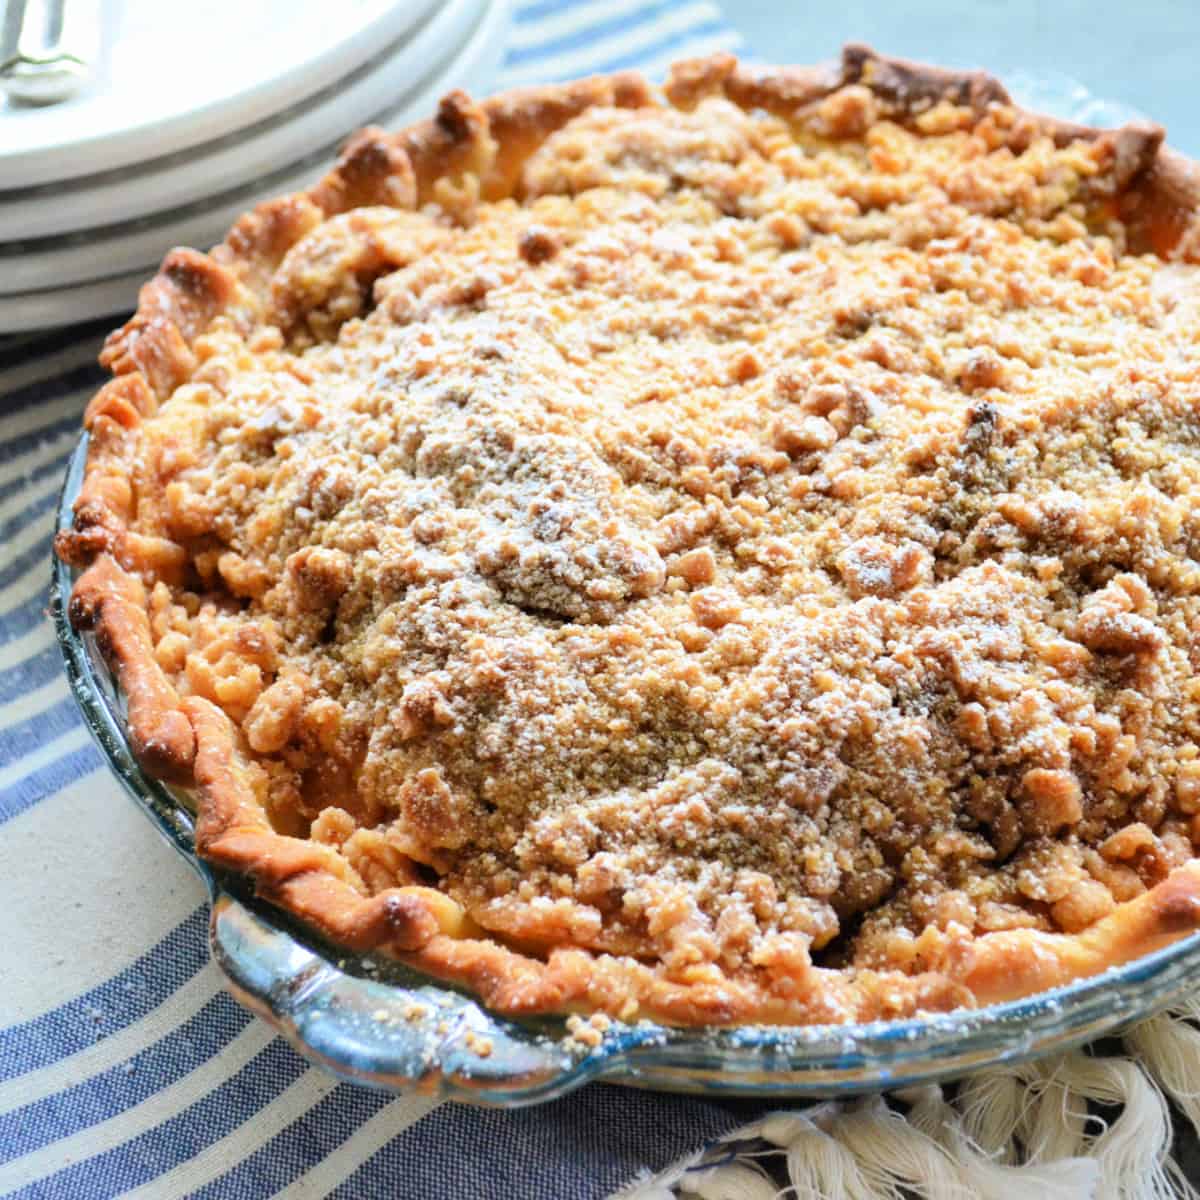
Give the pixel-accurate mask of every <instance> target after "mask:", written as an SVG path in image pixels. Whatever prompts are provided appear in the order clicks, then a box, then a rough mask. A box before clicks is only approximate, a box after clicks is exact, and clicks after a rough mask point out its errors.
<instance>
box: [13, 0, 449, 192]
mask: <svg viewBox="0 0 1200 1200" xmlns="http://www.w3.org/2000/svg"><path fill="white" fill-rule="evenodd" d="M81 2H83V0H81ZM91 2H93V3H95V2H96V0H91ZM437 3H438V0H336V3H335V4H332V5H331V4H327V3H321V2H319V0H309V2H301V0H204V2H203V3H200V4H184V3H181V2H178V0H120V3H116V2H107V3H101V14H102V16H101V21H102V27H101V43H102V46H103V50H102V53H101V55H100V60H99V63H98V64H97V68H96V74H95V78H94V79H93V81H92V83H91V84H90V85H89V86H88V87H87V88H85V89H84V90H83V91H82V92H80V94H79V95H78V96H76V97H75V98H74V99H73V100H70V101H68V102H66V103H63V104H56V105H53V106H51V107H49V108H16V107H13V106H11V105H6V104H5V103H4V102H3V101H0V190H4V189H7V188H18V187H30V186H32V185H34V184H37V183H47V182H50V181H52V180H60V179H73V178H76V177H78V176H80V175H88V174H91V173H93V172H96V171H104V170H111V169H112V168H114V167H120V166H126V165H128V164H129V163H133V162H140V161H143V160H145V159H147V158H153V157H156V156H158V155H162V154H168V153H171V152H174V151H176V150H179V149H181V148H183V147H185V146H196V145H199V144H200V143H202V142H206V141H210V140H212V139H213V138H218V137H221V136H222V135H223V134H226V133H229V132H230V131H232V130H235V129H242V128H245V127H246V126H247V125H250V124H252V123H253V122H255V121H260V120H263V119H265V118H268V117H270V116H271V115H272V114H273V113H277V112H279V111H280V110H281V109H284V108H287V107H289V106H291V105H293V104H296V103H299V102H300V101H302V100H303V99H304V98H305V97H306V96H308V95H311V94H312V93H313V92H315V91H318V90H320V89H321V88H323V87H326V86H328V85H329V84H331V83H333V82H334V81H335V80H337V79H339V78H341V77H342V76H344V75H346V74H347V73H348V72H350V71H352V70H353V69H354V68H355V67H356V66H358V65H360V64H361V63H363V62H365V61H366V60H367V59H369V58H370V57H371V56H372V54H373V53H374V52H375V51H376V50H377V49H378V48H379V47H380V46H383V45H387V44H388V43H390V42H393V41H395V40H396V39H397V38H399V37H401V36H403V34H404V33H405V31H406V30H408V29H411V28H412V27H413V26H415V25H416V24H417V23H419V22H420V21H421V19H422V18H423V17H425V16H426V15H427V14H428V13H429V12H430V11H432V9H433V8H434V6H435V5H436V4H437ZM314 48H316V49H315V53H314Z"/></svg>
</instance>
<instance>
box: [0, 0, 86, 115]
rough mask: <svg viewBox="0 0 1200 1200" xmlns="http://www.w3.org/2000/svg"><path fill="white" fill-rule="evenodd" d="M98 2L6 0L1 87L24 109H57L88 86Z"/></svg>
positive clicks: (0, 49) (0, 28) (0, 57)
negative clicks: (49, 106)
mask: <svg viewBox="0 0 1200 1200" xmlns="http://www.w3.org/2000/svg"><path fill="white" fill-rule="evenodd" d="M97 7H98V6H97V3H96V0H72V2H71V3H70V4H68V3H67V0H3V4H2V6H0V9H2V11H3V14H4V16H3V21H2V22H0V87H2V88H3V89H4V92H5V94H6V95H7V96H8V98H9V99H10V100H12V101H15V102H16V103H18V104H57V103H58V102H59V101H60V100H68V99H70V97H71V96H73V95H75V93H76V92H77V91H78V90H79V89H80V88H81V87H82V86H83V85H84V84H85V83H86V82H87V80H88V78H89V76H90V74H91V64H92V59H93V56H94V55H95V53H96V41H97V37H98V30H99V22H98V15H99V14H98V13H97V12H96V11H95V10H96V8H97Z"/></svg>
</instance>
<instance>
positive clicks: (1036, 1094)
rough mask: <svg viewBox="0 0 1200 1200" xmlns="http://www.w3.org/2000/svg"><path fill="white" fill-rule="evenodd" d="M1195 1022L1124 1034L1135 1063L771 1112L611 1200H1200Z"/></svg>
mask: <svg viewBox="0 0 1200 1200" xmlns="http://www.w3.org/2000/svg"><path fill="white" fill-rule="evenodd" d="M1197 1024H1200V997H1198V998H1196V999H1192V1000H1188V1001H1186V1002H1185V1003H1183V1004H1181V1005H1180V1006H1179V1007H1178V1008H1176V1009H1173V1010H1172V1011H1171V1012H1169V1013H1163V1014H1161V1015H1159V1016H1156V1017H1151V1018H1150V1019H1149V1020H1146V1021H1142V1022H1140V1023H1138V1024H1137V1025H1135V1026H1132V1027H1131V1028H1130V1029H1128V1030H1126V1031H1125V1032H1124V1034H1123V1035H1122V1040H1123V1044H1124V1048H1125V1050H1126V1052H1127V1053H1128V1055H1129V1056H1130V1057H1123V1056H1121V1055H1119V1054H1118V1055H1110V1054H1092V1053H1089V1052H1087V1051H1081V1050H1075V1051H1071V1052H1070V1053H1068V1054H1060V1055H1056V1056H1054V1057H1052V1058H1048V1059H1042V1060H1039V1061H1036V1062H1031V1063H1019V1064H1015V1065H1005V1066H998V1067H989V1068H986V1069H984V1070H982V1071H979V1072H977V1073H976V1074H974V1075H972V1076H970V1077H969V1078H967V1079H965V1080H963V1081H962V1083H960V1084H958V1085H957V1086H955V1087H951V1088H943V1087H941V1086H938V1085H936V1084H929V1085H924V1086H921V1087H911V1088H904V1089H901V1090H898V1091H895V1092H892V1093H890V1094H889V1095H888V1096H886V1097H884V1096H866V1097H863V1098H860V1099H854V1100H843V1101H827V1102H825V1103H821V1104H816V1105H811V1106H809V1107H807V1108H803V1109H798V1110H795V1111H779V1112H772V1113H768V1114H767V1115H766V1116H764V1117H762V1118H761V1119H759V1120H757V1121H754V1122H752V1123H751V1124H749V1125H745V1126H743V1127H741V1128H740V1129H736V1130H733V1131H732V1132H731V1133H729V1134H727V1135H726V1136H725V1137H723V1138H721V1139H720V1141H718V1142H714V1143H712V1144H711V1145H709V1146H707V1147H705V1148H703V1149H702V1150H700V1151H699V1152H697V1153H694V1154H691V1155H688V1156H687V1157H686V1158H683V1159H680V1160H679V1161H678V1162H677V1163H675V1164H673V1165H672V1166H670V1167H668V1168H667V1169H666V1170H665V1171H662V1172H660V1173H659V1174H657V1175H650V1174H643V1175H641V1176H639V1177H638V1178H637V1179H635V1180H634V1181H633V1182H631V1183H630V1184H629V1185H628V1186H627V1187H626V1188H624V1189H622V1190H621V1191H619V1192H617V1193H615V1194H614V1196H613V1197H612V1200H778V1198H780V1197H783V1196H785V1195H786V1196H787V1197H789V1198H791V1197H794V1198H795V1200H905V1198H906V1197H909V1196H915V1197H920V1198H921V1200H1013V1197H1017V1196H1035V1195H1036V1196H1038V1197H1042V1198H1044V1200H1200V1194H1198V1193H1197V1191H1196V1190H1195V1188H1193V1186H1192V1185H1191V1184H1190V1183H1189V1182H1188V1180H1187V1179H1186V1178H1185V1177H1184V1175H1183V1172H1182V1170H1181V1169H1180V1167H1179V1165H1178V1163H1176V1162H1175V1161H1174V1160H1173V1159H1172V1158H1171V1140H1172V1131H1171V1114H1170V1109H1169V1108H1168V1105H1167V1098H1168V1097H1169V1098H1170V1099H1171V1101H1172V1102H1173V1103H1174V1104H1175V1105H1176V1106H1177V1107H1178V1108H1179V1110H1180V1111H1181V1112H1182V1113H1183V1114H1184V1116H1185V1117H1186V1118H1187V1119H1188V1120H1189V1121H1190V1122H1191V1123H1192V1125H1193V1126H1194V1127H1196V1128H1197V1130H1198V1132H1200V1028H1197V1027H1196V1025H1197ZM1089 1104H1090V1105H1092V1106H1093V1107H1091V1108H1089ZM1095 1106H1099V1107H1100V1109H1101V1112H1099V1113H1098V1112H1097V1111H1096V1107H1095ZM784 1181H786V1184H785V1182H784Z"/></svg>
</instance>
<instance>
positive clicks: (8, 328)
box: [0, 0, 509, 334]
mask: <svg viewBox="0 0 1200 1200" xmlns="http://www.w3.org/2000/svg"><path fill="white" fill-rule="evenodd" d="M486 8H487V12H486V15H485V18H484V20H483V21H482V22H481V23H480V24H479V26H478V27H477V28H476V31H475V33H474V35H473V36H472V38H471V40H470V42H469V43H468V44H467V45H466V46H465V47H464V48H463V49H462V51H461V52H460V53H459V54H457V55H455V56H454V57H453V59H452V60H451V61H450V62H449V63H446V64H443V69H441V70H438V71H436V72H435V73H434V75H433V77H432V78H429V79H426V80H425V81H424V82H423V83H422V85H421V87H420V88H419V90H418V91H416V92H414V93H412V94H411V95H409V96H407V97H405V99H404V101H403V103H402V104H400V105H399V106H398V107H396V108H394V109H390V110H389V111H387V112H385V113H381V114H378V115H377V116H376V118H375V123H376V124H379V125H382V126H384V127H385V128H391V129H398V128H401V127H403V126H404V125H408V124H411V123H412V122H413V121H416V120H419V119H421V118H422V117H426V116H429V115H430V114H432V113H433V111H434V109H435V107H436V105H437V102H438V100H439V99H440V98H441V97H442V96H443V95H444V94H445V93H446V92H447V91H449V90H450V89H451V88H454V87H465V88H466V89H467V90H468V91H470V92H472V93H474V94H476V95H485V94H486V93H487V91H488V89H489V87H490V85H491V82H492V80H493V79H494V76H495V71H496V68H497V67H498V65H499V62H500V56H501V53H502V49H503V43H504V33H505V30H506V28H507V25H508V11H509V10H508V0H487V4H486ZM320 171H321V166H320V165H318V166H316V167H308V168H305V169H304V170H303V171H302V172H300V177H299V178H297V179H296V180H295V181H294V182H293V183H292V184H291V185H290V187H291V189H292V190H295V189H296V188H299V187H303V186H306V185H308V184H310V183H311V182H312V181H313V179H314V178H316V177H317V176H318V175H319V174H320ZM287 190H289V185H287V184H284V185H275V184H272V185H269V186H268V187H267V188H266V189H265V192H264V194H265V195H270V196H274V195H280V194H282V193H284V192H286V191H287ZM260 198H261V197H260ZM249 203H253V201H250V202H249ZM246 207H247V204H246V203H245V202H241V203H239V205H238V206H237V207H236V211H235V212H234V214H233V216H229V215H225V216H221V217H220V219H217V220H216V223H215V226H214V227H213V228H212V229H211V230H210V231H209V232H207V233H206V234H205V235H204V236H203V237H200V238H196V239H194V241H193V242H192V243H191V244H194V245H202V246H206V245H210V244H212V243H213V242H215V241H216V240H217V239H218V238H220V237H221V236H222V235H223V234H224V232H225V230H226V229H227V228H228V226H229V224H230V223H231V222H232V220H234V219H235V218H236V216H237V215H238V214H240V213H241V212H243V211H244V210H245V208H246ZM214 219H215V218H214ZM172 244H175V243H170V242H166V243H160V244H159V245H158V247H157V248H156V250H155V251H154V254H153V255H152V256H151V257H150V258H149V259H147V260H146V262H145V263H144V264H142V265H140V266H138V267H137V268H135V269H133V270H130V271H122V272H121V273H120V274H118V275H113V276H108V277H106V278H103V279H93V280H90V281H85V282H82V283H73V284H67V285H65V286H60V287H50V288H45V289H37V290H30V291H25V292H21V293H19V294H11V295H0V334H2V333H19V332H22V331H24V330H29V329H41V328H46V327H49V326H55V325H67V324H71V323H73V322H77V321H85V320H89V319H90V318H93V317H100V316H105V315H108V314H112V313H121V312H128V311H130V310H132V308H133V307H134V305H135V303H136V301H137V293H138V288H139V287H141V285H142V284H143V283H145V281H146V280H147V279H149V278H150V277H151V276H152V275H153V274H154V272H155V270H156V269H157V264H158V261H159V259H160V258H161V257H162V253H163V250H164V248H165V247H167V246H170V245H172ZM3 274H4V269H3V267H2V266H0V278H2V277H3Z"/></svg>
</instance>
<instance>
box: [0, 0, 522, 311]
mask: <svg viewBox="0 0 1200 1200" xmlns="http://www.w3.org/2000/svg"><path fill="white" fill-rule="evenodd" d="M446 10H447V12H448V13H449V14H450V15H451V16H452V17H453V21H454V24H455V26H458V25H459V23H460V22H462V23H464V24H465V27H466V28H467V29H468V30H470V29H472V28H473V29H474V32H473V33H471V35H470V40H469V41H468V42H467V43H466V45H465V46H460V45H457V44H452V45H451V46H449V47H447V46H444V45H441V44H440V43H439V46H438V49H439V50H440V51H441V57H440V58H432V51H431V50H430V48H428V47H427V46H426V45H425V44H420V45H418V44H417V42H416V41H414V42H413V43H412V44H407V43H406V44H405V45H404V47H403V49H402V50H401V51H400V54H399V55H398V56H397V57H396V58H393V59H392V60H390V61H389V62H388V63H385V64H383V65H382V66H381V67H379V68H378V69H379V70H380V71H382V72H384V73H386V74H388V75H390V74H391V73H392V72H393V71H395V77H397V78H398V79H399V80H403V81H404V83H403V84H401V83H396V85H395V86H394V87H393V88H392V89H391V93H392V95H393V96H394V95H395V94H396V93H397V92H399V93H400V94H401V96H403V97H404V99H403V100H402V101H401V103H400V104H396V103H388V104H384V105H383V106H382V107H383V111H382V113H380V112H378V111H377V112H370V113H360V114H359V115H358V118H357V119H356V120H352V121H350V122H349V124H348V125H347V126H345V127H344V128H343V129H342V130H341V132H340V134H339V136H337V137H335V138H334V139H332V140H331V141H330V142H328V143H326V144H325V145H317V146H315V147H314V149H313V150H312V151H311V152H310V153H309V154H307V155H305V156H304V158H302V159H299V160H295V161H292V162H285V163H284V164H282V165H281V166H279V167H277V168H275V169H274V170H272V171H271V172H270V173H269V174H258V175H257V176H256V177H255V178H254V179H253V180H252V181H251V182H250V183H248V184H244V185H242V186H240V187H237V188H235V189H233V190H232V191H230V192H222V193H221V194H219V195H218V196H215V197H210V198H208V199H206V200H201V201H198V202H196V203H192V204H189V205H187V206H185V207H184V208H180V209H176V210H174V211H173V212H168V213H160V214H155V215H154V216H152V217H148V218H143V219H140V220H136V221H132V222H129V223H127V224H125V225H122V226H118V227H114V228H112V229H102V230H97V231H94V232H93V233H86V232H85V233H80V234H78V235H76V234H71V235H67V236H66V237H54V238H47V239H44V240H40V241H37V242H34V243H32V244H31V245H30V247H29V248H28V249H26V248H24V247H22V246H20V245H19V244H15V245H12V246H2V245H0V295H12V294H14V293H20V292H26V291H45V290H47V289H49V288H56V287H62V286H65V285H68V284H73V283H81V282H82V283H86V282H91V281H93V280H96V279H102V278H106V277H108V276H111V275H117V274H125V273H127V272H129V271H133V270H136V269H138V268H139V267H142V266H144V265H145V264H147V263H153V262H157V261H158V260H159V259H160V258H161V257H162V255H163V254H164V253H165V252H166V251H167V250H169V249H170V248H171V247H172V246H180V245H183V246H203V245H208V244H210V243H211V242H212V241H214V240H215V239H216V238H218V237H220V236H221V235H222V234H223V233H224V231H225V230H226V229H227V228H228V227H229V226H230V224H232V223H233V221H235V220H236V219H237V218H238V217H239V216H240V215H241V214H242V213H243V212H245V211H246V210H247V209H248V208H251V207H252V206H253V205H254V204H255V203H257V202H258V201H259V200H262V199H266V198H268V197H271V196H278V195H281V194H283V193H286V192H289V191H295V190H297V189H298V188H301V187H304V186H307V185H308V184H309V183H310V182H311V181H312V180H313V179H314V178H316V177H317V176H318V175H319V174H320V173H321V170H322V168H323V167H324V166H326V165H327V164H328V163H329V161H330V160H331V159H332V158H333V156H334V153H335V151H336V149H337V145H338V144H339V143H340V142H341V140H342V137H343V136H344V135H345V134H347V133H350V132H351V131H353V130H354V129H356V128H358V127H359V126H361V125H363V124H380V123H382V121H383V119H384V118H386V119H389V120H390V119H394V116H402V118H403V119H402V120H401V121H400V122H399V123H403V120H411V119H415V118H416V117H418V116H424V115H429V114H431V113H432V112H433V109H434V107H435V105H436V101H437V98H438V97H439V96H440V95H441V94H442V93H444V92H446V91H448V90H450V88H452V87H455V86H458V85H460V83H461V82H462V81H463V80H464V79H466V78H468V72H467V69H466V65H465V64H467V63H468V62H470V61H472V57H473V56H480V55H482V54H483V52H484V51H485V50H489V49H490V50H493V51H496V52H497V53H498V51H499V46H500V43H501V41H502V39H503V35H504V30H505V28H506V25H507V16H508V6H507V3H506V0H447V3H446ZM424 32H425V31H424V30H422V34H424ZM418 40H419V38H418ZM422 68H423V69H422ZM414 77H415V78H414ZM414 86H416V87H417V88H418V91H417V92H416V93H414V92H413V90H412V89H413V87H414ZM430 93H432V99H428V98H427V97H429V95H430ZM418 97H420V105H421V106H418ZM410 114H411V115H410Z"/></svg>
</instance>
